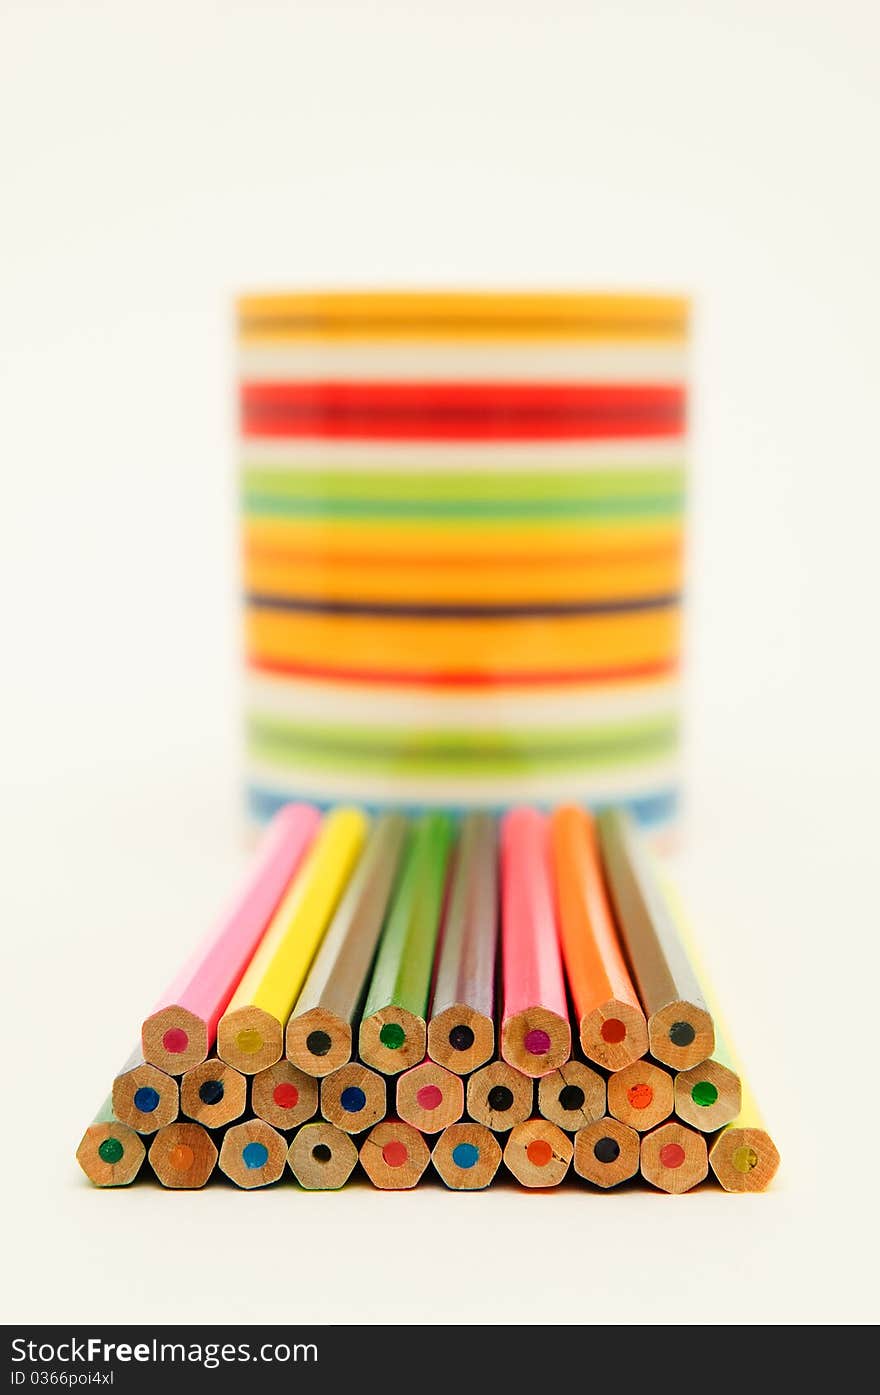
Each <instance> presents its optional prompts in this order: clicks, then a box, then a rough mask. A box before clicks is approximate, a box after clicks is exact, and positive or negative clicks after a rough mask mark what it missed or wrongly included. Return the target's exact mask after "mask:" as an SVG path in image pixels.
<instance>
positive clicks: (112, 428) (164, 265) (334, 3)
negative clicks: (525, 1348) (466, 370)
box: [0, 0, 880, 1323]
mask: <svg viewBox="0 0 880 1395" xmlns="http://www.w3.org/2000/svg"><path fill="white" fill-rule="evenodd" d="M0 16H2V28H0V142H2V150H0V155H2V176H3V177H2V193H0V198H2V202H3V205H4V208H3V212H2V215H0V360H2V361H0V392H2V417H0V432H2V442H0V445H2V452H0V460H2V470H3V490H2V513H0V521H2V529H3V542H2V558H0V562H2V567H3V571H4V576H3V580H2V586H0V596H2V605H3V621H2V624H3V629H2V660H3V680H2V693H0V700H2V706H3V717H2V726H0V730H2V738H3V751H2V761H0V781H2V790H3V797H2V814H3V819H4V828H3V843H2V846H3V848H4V870H3V882H2V896H3V905H2V908H0V914H2V920H0V924H2V933H3V942H4V972H3V979H2V982H3V1011H2V1020H3V1024H4V1029H5V1031H6V1033H8V1040H7V1041H6V1042H5V1044H4V1052H5V1054H4V1057H3V1059H4V1062H5V1076H4V1118H3V1131H4V1139H3V1149H2V1159H3V1169H4V1178H3V1184H2V1192H0V1195H2V1197H3V1203H4V1211H5V1213H6V1214H5V1217H4V1220H3V1230H2V1233H3V1240H4V1249H5V1251H6V1262H5V1264H4V1266H3V1284H4V1286H5V1287H7V1288H8V1293H6V1295H5V1297H4V1300H3V1305H2V1306H3V1312H4V1316H5V1318H6V1320H8V1321H10V1320H23V1319H42V1320H45V1321H50V1320H59V1321H63V1320H69V1321H84V1320H89V1321H92V1322H94V1321H100V1320H104V1321H111V1320H116V1321H121V1320H126V1319H128V1320H154V1319H155V1320H160V1319H162V1320H170V1321H174V1320H187V1319H206V1320H213V1321H224V1320H250V1321H258V1320H260V1319H274V1318H284V1319H290V1320H297V1319H313V1318H318V1319H324V1320H335V1321H344V1320H354V1321H366V1320H373V1319H383V1318H385V1319H392V1318H403V1319H406V1320H419V1319H436V1320H481V1319H482V1320H502V1321H516V1320H525V1319H537V1320H542V1321H544V1320H552V1319H554V1318H555V1319H561V1320H566V1321H567V1320H575V1321H585V1322H605V1321H611V1322H626V1323H629V1322H635V1321H639V1320H649V1321H664V1322H665V1321H671V1322H691V1321H698V1322H706V1321H733V1322H742V1321H758V1322H766V1321H790V1322H816V1321H829V1322H842V1321H864V1320H868V1319H876V1317H877V1316H878V1307H877V1304H876V1301H875V1297H874V1294H873V1292H872V1290H873V1287H874V1281H875V1263H874V1248H873V1247H874V1246H876V1244H877V1241H878V1234H877V1224H876V1223H877V1211H876V1197H877V1184H876V1177H875V1176H874V1171H875V1169H876V1166H877V1162H876V1159H877V1143H878V1134H877V1124H876V1116H877V1109H876V1098H875V1097H876V1082H875V1076H876V1071H877V1053H876V1031H875V1021H876V1011H877V1007H876V1005H877V986H878V981H880V979H878V968H880V964H878V953H877V939H878V930H880V917H878V899H877V884H878V883H877V837H876V828H877V816H876V810H877V801H878V794H877V782H878V764H880V760H878V739H877V727H876V723H877V711H878V706H877V704H878V684H877V677H878V671H877V658H876V651H877V643H878V635H877V622H876V614H875V611H876V599H877V593H878V585H877V583H878V567H877V537H878V532H877V518H878V506H880V489H878V469H880V460H878V449H877V447H878V430H877V416H878V406H877V385H878V368H880V363H878V349H877V342H878V339H877V334H878V326H880V296H878V275H877V249H878V246H880V212H878V195H877V177H876V158H877V148H878V133H880V132H878V124H880V123H878V114H880V113H878V96H877V93H878V80H877V52H878V42H880V22H878V16H880V10H878V8H877V6H876V5H875V4H874V3H872V0H865V3H862V4H860V3H855V2H854V0H836V3H824V4H817V3H807V2H806V0H790V3H786V2H785V0H739V2H738V3H727V4H721V3H715V2H714V0H690V2H689V0H680V2H679V3H670V2H669V0H644V3H637V2H636V0H609V3H599V2H598V0H579V3H578V0H571V3H568V4H566V3H564V0H535V3H532V4H528V3H523V0H506V2H504V3H502V0H496V2H495V3H491V2H490V0H433V3H428V2H427V0H399V2H398V3H395V2H394V0H384V3H374V4H367V3H362V0H352V3H350V4H344V3H341V0H321V2H320V3H314V4H306V3H288V4H282V3H278V4H269V3H254V0H250V3H244V0H239V3H220V0H217V3H214V4H208V3H203V2H202V0H153V3H151V4H150V5H142V4H131V3H126V2H125V0H116V3H114V4H88V3H84V2H81V3H69V4H63V3H55V4H47V3H41V0H21V3H12V0H2V3H0ZM311 284H324V285H339V284H342V285H346V284H348V285H373V284H379V285H387V284H395V285H440V286H443V285H456V286H468V285H483V284H490V285H501V286H510V287H516V286H520V285H538V286H547V285H550V286H553V285H560V286H566V285H576V286H587V287H606V286H620V287H624V288H626V287H630V286H633V285H635V286H647V287H658V288H672V289H678V288H683V289H689V290H692V291H693V293H694V295H695V298H696V305H697V332H696V358H695V380H694V381H695V399H694V400H695V470H694V480H693V498H692V504H693V513H692V520H693V527H692V594H691V605H690V617H689V619H690V632H689V646H688V647H689V689H690V696H689V734H690V741H689V751H688V765H689V783H688V790H689V802H688V821H687V828H686V838H685V841H684V844H683V849H682V858H681V866H682V870H683V876H684V881H685V884H686V887H687V890H688V892H689V895H690V901H691V905H692V909H693V910H694V911H695V913H696V918H697V923H698V927H699V933H700V936H701V939H702V942H703V945H704V948H705V954H706V957H707V959H708V960H709V962H710V964H711V966H712V969H713V972H714V976H715V978H716V980H717V983H718V984H719V985H720V987H721V990H722V994H723V997H724V1000H725V1002H726V1006H727V1009H728V1013H729V1016H730V1018H731V1019H732V1021H733V1024H734V1027H735V1029H736V1035H737V1037H738V1040H739V1043H740V1046H741V1049H742V1053H743V1055H744V1056H745V1058H746V1061H747V1063H748V1064H749V1065H750V1067H751V1073H752V1077H753V1082H754V1085H755V1087H756V1090H757V1092H758V1094H759V1095H760V1097H761V1099H762V1101H763V1104H764V1107H765V1110H766V1113H767V1115H768V1119H769V1122H770V1126H771V1128H772V1130H773V1132H774V1134H775V1136H776V1137H777V1140H778V1142H779V1145H780V1149H781V1151H782V1154H783V1168H782V1170H781V1171H780V1174H779V1178H778V1183H777V1185H776V1186H775V1187H774V1189H773V1191H772V1192H771V1193H769V1194H768V1195H766V1196H762V1197H740V1198H737V1197H727V1196H725V1195H723V1194H721V1193H719V1192H717V1191H713V1190H707V1189H704V1190H703V1191H701V1192H699V1193H696V1194H694V1195H692V1196H690V1197H686V1198H681V1199H672V1198H667V1197H664V1196H661V1195H659V1194H657V1195H655V1194H653V1193H651V1194H648V1193H646V1192H638V1193H628V1194H623V1195H616V1194H615V1195H611V1196H609V1197H602V1196H599V1195H593V1194H587V1193H585V1192H572V1191H567V1192H565V1193H551V1194H548V1195H529V1194H525V1193H521V1192H519V1191H517V1190H515V1189H513V1188H501V1189H498V1190H494V1191H492V1192H490V1193H487V1194H486V1195H484V1196H453V1195H451V1194H449V1193H446V1192H445V1191H443V1190H442V1189H441V1188H440V1186H439V1184H438V1185H434V1186H430V1187H427V1188H423V1189H420V1190H419V1191H417V1192H415V1193H413V1194H411V1195H404V1196H401V1195H393V1194H392V1195H381V1194H378V1193H373V1192H372V1191H370V1190H368V1189H367V1188H366V1187H354V1188H349V1189H346V1190H345V1191H344V1192H342V1193H340V1194H337V1195H307V1194H299V1193H297V1191H296V1190H295V1189H294V1188H293V1187H291V1186H288V1187H285V1188H284V1189H276V1190H275V1191H274V1192H266V1193H261V1194H243V1193H237V1192H234V1191H233V1190H232V1189H227V1188H225V1187H222V1186H221V1187H216V1188H209V1189H208V1190H207V1191H205V1192H203V1193H199V1194H188V1193H182V1194H172V1193H160V1192H159V1190H158V1189H157V1188H155V1187H152V1186H150V1185H145V1186H138V1187H136V1188H135V1189H134V1190H132V1191H129V1192H118V1193H113V1192H97V1191H93V1190H91V1189H90V1188H89V1186H88V1184H87V1183H86V1182H85V1180H84V1179H83V1178H82V1176H81V1175H80V1173H79V1170H78V1169H77V1167H76V1165H75V1163H74V1160H73V1153H74V1149H75V1147H76V1144H77V1142H78V1139H79V1136H80V1134H81V1132H82V1129H83V1127H84V1125H85V1124H86V1122H87V1121H88V1119H89V1118H90V1117H91V1113H92V1111H93V1109H94V1107H95V1105H96V1104H97V1103H98V1101H99V1100H100V1099H101V1098H102V1097H103V1095H104V1093H105V1091H106V1088H107V1085H108V1083H109V1079H110V1076H111V1074H112V1073H113V1071H114V1070H115V1069H116V1068H117V1067H118V1065H119V1064H120V1063H121V1061H122V1059H123V1058H124V1057H125V1055H126V1054H127V1051H128V1049H129V1047H130V1045H131V1044H132V1042H133V1040H134V1038H135V1035H136V1032H137V1026H138V1024H139V1022H140V1019H141V1017H142V1016H143V1015H144V1012H145V1011H146V1010H147V1009H148V1008H149V1007H150V1005H151V1003H152V1001H153V998H154V996H155V994H156V992H157V991H158V989H159V988H160V987H161V985H162V981H163V980H164V979H166V978H167V977H168V975H169V972H170V970H171V969H172V967H173V966H175V965H176V963H177V961H178V959H179V958H180V956H181V953H182V952H183V950H184V948H185V947H186V946H188V945H189V944H190V943H191V942H192V941H193V940H194V939H195V938H196V937H197V936H198V935H200V934H201V933H202V931H203V929H204V928H205V926H206V924H207V923H208V921H209V919H210V917H211V915H212V913H213V912H214V911H215V910H216V909H217V907H218V906H219V905H220V904H221V902H222V899H223V894H224V892H225V891H226V890H227V889H228V888H229V887H230V886H231V885H232V883H233V882H234V880H235V875H236V872H237V870H238V868H239V865H240V863H241V860H242V837H241V832H242V830H241V822H240V811H239V804H238V797H237V785H236V782H237V779H238V775H239V769H238V766H239V758H240V745H239V729H238V694H237V683H238V673H239V665H238V639H239V635H238V615H237V597H236V589H237V580H236V574H235V555H236V554H235V483H234V446H233V408H232V404H233V394H232V383H233V358H232V319H231V298H232V296H233V294H234V292H235V291H236V290H237V289H241V288H245V287H247V288H259V287H270V288H272V287H276V286H280V287H285V286H299V285H311ZM462 1276H464V1279H465V1282H464V1285H463V1286H462V1282H461V1280H462ZM454 1279H455V1280H456V1281H455V1282H453V1280H454ZM187 1289H188V1290H189V1292H187Z"/></svg>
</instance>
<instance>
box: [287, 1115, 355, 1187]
mask: <svg viewBox="0 0 880 1395" xmlns="http://www.w3.org/2000/svg"><path fill="white" fill-rule="evenodd" d="M357 1160H358V1150H357V1147H356V1146H355V1144H354V1143H352V1141H351V1139H350V1138H349V1136H348V1134H347V1133H342V1132H341V1130H340V1129H337V1128H334V1127H333V1125H332V1124H328V1123H326V1122H325V1121H324V1120H320V1121H319V1122H317V1123H314V1124H304V1125H303V1127H302V1128H301V1129H298V1130H297V1132H296V1135H295V1137H294V1139H293V1141H292V1142H291V1145H290V1147H289V1148H288V1150H287V1166H288V1167H289V1168H290V1170H291V1172H292V1173H293V1175H294V1177H295V1178H296V1180H297V1182H299V1184H300V1186H301V1187H303V1188H305V1190H306V1191H310V1192H317V1191H321V1192H327V1191H338V1190H339V1188H340V1187H344V1186H345V1184H346V1182H347V1181H348V1179H349V1177H350V1176H351V1174H352V1172H353V1171H354V1169H355V1168H356V1166H357Z"/></svg>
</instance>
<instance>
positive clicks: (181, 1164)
mask: <svg viewBox="0 0 880 1395" xmlns="http://www.w3.org/2000/svg"><path fill="white" fill-rule="evenodd" d="M148 1156H149V1160H150V1166H151V1168H152V1169H153V1171H154V1172H155V1174H156V1176H157V1177H158V1179H159V1181H160V1182H161V1183H162V1186H163V1187H170V1188H173V1189H186V1190H196V1189H197V1188H199V1187H203V1186H204V1185H205V1183H206V1182H207V1180H208V1178H209V1177H210V1176H211V1173H212V1172H213V1171H214V1168H215V1167H216V1166H217V1149H216V1147H215V1146H214V1140H213V1139H212V1138H211V1135H210V1134H209V1133H208V1131H207V1129H205V1128H203V1127H202V1125H201V1124H187V1123H183V1122H181V1120H179V1119H178V1120H177V1121H176V1122H175V1123H173V1124H166V1125H165V1127H164V1128H162V1129H160V1130H159V1132H158V1133H157V1134H156V1137H155V1138H154V1139H153V1141H152V1143H151V1144H150V1151H149V1154H148Z"/></svg>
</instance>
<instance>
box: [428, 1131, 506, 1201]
mask: <svg viewBox="0 0 880 1395" xmlns="http://www.w3.org/2000/svg"><path fill="white" fill-rule="evenodd" d="M431 1161H432V1162H433V1164H434V1167H435V1169H436V1171H437V1173H438V1175H439V1177H440V1179H441V1180H442V1181H443V1182H445V1183H446V1186H447V1187H449V1188H450V1189H451V1190H452V1191H455V1192H476V1191H482V1190H483V1188H484V1187H488V1185H489V1183H490V1182H491V1181H492V1178H493V1177H494V1176H495V1173H496V1172H497V1171H498V1168H499V1167H500V1166H501V1145H500V1144H499V1142H498V1140H497V1139H496V1137H495V1135H494V1134H493V1133H492V1132H491V1130H490V1129H487V1128H486V1127H485V1125H484V1124H473V1123H462V1124H450V1125H449V1127H448V1128H446V1129H444V1130H443V1132H442V1133H441V1135H440V1137H439V1138H438V1140H437V1142H436V1143H435V1144H434V1151H433V1152H432V1154H431Z"/></svg>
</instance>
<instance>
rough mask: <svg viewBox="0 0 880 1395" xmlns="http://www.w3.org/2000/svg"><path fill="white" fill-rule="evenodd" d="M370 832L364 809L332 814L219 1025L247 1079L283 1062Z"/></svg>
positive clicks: (226, 1055) (226, 1049)
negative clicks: (288, 1036)
mask: <svg viewBox="0 0 880 1395" xmlns="http://www.w3.org/2000/svg"><path fill="white" fill-rule="evenodd" d="M368 826H369V821H368V819H367V817H366V815H365V814H364V813H362V812H361V810H360V809H347V808H344V809H334V810H333V811H332V813H330V814H328V815H327V817H326V818H325V819H324V821H323V823H322V824H321V827H320V829H319V831H318V834H317V837H316V838H315V841H314V842H313V844H312V846H311V848H310V850H309V852H308V854H307V856H306V859H305V861H304V862H303V864H302V867H301V869H300V871H299V873H298V875H297V876H296V878H295V880H294V881H293V882H292V884H291V886H290V888H289V890H288V891H287V893H286V895H285V897H284V899H283V900H282V902H281V904H280V906H279V907H278V909H277V911H276V912H275V914H274V916H273V917H272V919H271V921H270V922H269V925H268V927H267V929H266V933H265V934H264V936H263V938H262V940H261V941H260V944H259V946H258V948H257V951H256V953H255V955H254V957H253V959H252V960H251V962H250V965H249V966H248V968H247V970H246V972H245V975H244V977H243V978H242V980H241V983H240V984H239V985H238V988H237V990H236V992H235V995H234V997H233V998H232V1001H231V1002H230V1004H229V1007H228V1008H227V1009H226V1012H225V1013H224V1015H223V1016H222V1017H221V1019H220V1023H219V1026H218V1028H217V1054H218V1055H219V1056H220V1057H222V1059H223V1060H224V1061H226V1062H228V1064H229V1065H230V1066H234V1067H235V1069H236V1070H240V1071H242V1072H243V1073H244V1074H245V1075H256V1073H257V1071H261V1070H266V1069H267V1067H269V1066H272V1065H274V1064H275V1062H276V1061H278V1060H280V1058H281V1055H282V1052H283V1051H284V1028H285V1026H286V1025H287V1019H288V1017H289V1016H290V1013H291V1010H292V1008H293V1005H294V1003H295V1002H296V1000H297V997H298V996H299V992H300V989H301V988H302V986H303V983H304V982H305V978H306V975H307V973H308V971H309V968H310V966H311V963H312V959H313V958H314V956H315V953H316V951H317V949H318V946H319V945H320V943H321V939H322V937H323V935H324V931H325V930H326V928H327V926H328V924H329V922H330V918H331V916H332V915H333V912H334V911H335V909H336V904H337V902H338V900H339V898H340V896H341V895H342V892H343V890H344V889H345V886H346V883H347V881H348V878H349V876H350V874H351V871H352V869H353V867H354V864H355V862H356V861H357V858H358V856H359V855H360V851H361V848H362V847H363V844H364V840H365V838H366V835H367V829H368Z"/></svg>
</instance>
